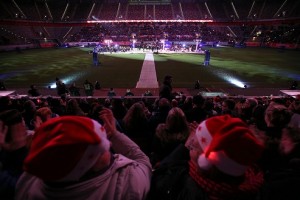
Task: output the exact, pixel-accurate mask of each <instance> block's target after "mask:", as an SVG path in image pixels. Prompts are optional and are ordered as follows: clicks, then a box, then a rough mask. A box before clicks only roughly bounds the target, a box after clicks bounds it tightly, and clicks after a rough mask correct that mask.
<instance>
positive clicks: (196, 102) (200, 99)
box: [193, 94, 205, 107]
mask: <svg viewBox="0 0 300 200" xmlns="http://www.w3.org/2000/svg"><path fill="white" fill-rule="evenodd" d="M204 102H205V99H204V97H203V96H202V95H201V94H197V95H194V96H193V104H194V105H196V106H198V107H201V106H203V104H204Z"/></svg>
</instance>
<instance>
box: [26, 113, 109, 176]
mask: <svg viewBox="0 0 300 200" xmlns="http://www.w3.org/2000/svg"><path fill="white" fill-rule="evenodd" d="M109 146H110V143H109V141H108V140H107V138H106V132H105V129H104V127H103V126H101V125H100V124H99V123H98V122H96V121H94V120H92V119H90V118H87V117H79V116H64V117H56V118H52V119H50V120H48V121H47V122H45V123H43V124H42V125H41V126H40V127H39V128H38V129H37V130H36V132H35V134H34V136H33V140H32V144H31V148H30V151H29V153H28V156H27V158H26V159H25V161H24V170H25V171H27V172H28V173H30V174H32V175H34V176H37V177H39V178H40V179H42V180H44V181H51V182H53V181H54V182H69V181H78V180H79V179H80V178H81V177H82V176H83V175H84V174H85V173H86V172H88V171H89V170H90V169H91V168H92V167H93V166H94V165H95V163H96V162H97V160H98V158H99V156H101V155H102V154H103V153H104V152H106V151H108V150H109Z"/></svg>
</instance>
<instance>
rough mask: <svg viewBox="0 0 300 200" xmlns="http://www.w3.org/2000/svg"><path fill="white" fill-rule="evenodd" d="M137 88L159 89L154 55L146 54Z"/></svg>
mask: <svg viewBox="0 0 300 200" xmlns="http://www.w3.org/2000/svg"><path fill="white" fill-rule="evenodd" d="M135 87H136V88H158V81H157V77H156V70H155V64H154V57H153V53H146V56H145V60H144V63H143V66H142V70H141V74H140V79H139V81H138V82H137V83H136V86H135Z"/></svg>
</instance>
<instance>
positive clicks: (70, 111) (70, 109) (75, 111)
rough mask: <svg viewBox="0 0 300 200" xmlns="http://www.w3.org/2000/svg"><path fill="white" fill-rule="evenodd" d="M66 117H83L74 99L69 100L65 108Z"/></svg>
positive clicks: (83, 114)
mask: <svg viewBox="0 0 300 200" xmlns="http://www.w3.org/2000/svg"><path fill="white" fill-rule="evenodd" d="M66 114H67V115H77V116H85V113H84V112H83V110H82V109H81V108H80V106H79V103H78V101H77V100H76V99H70V100H69V101H68V103H67V107H66Z"/></svg>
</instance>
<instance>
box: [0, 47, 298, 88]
mask: <svg viewBox="0 0 300 200" xmlns="http://www.w3.org/2000/svg"><path fill="white" fill-rule="evenodd" d="M89 50H90V49H87V48H65V49H34V50H24V51H23V52H22V53H17V52H5V53H0V79H1V80H3V81H4V82H5V85H6V86H7V87H12V88H19V87H23V88H24V87H25V88H28V87H29V85H31V84H36V85H37V86H38V87H47V86H49V85H51V84H53V83H54V82H55V78H56V77H59V78H61V79H62V80H63V81H64V82H65V83H66V84H67V85H68V84H70V83H72V82H76V84H77V85H82V83H83V82H84V80H85V79H88V80H90V81H91V82H95V81H96V80H98V81H99V82H100V83H101V85H102V87H104V88H109V87H114V88H134V87H135V85H136V83H137V81H138V79H139V75H140V71H141V67H142V64H143V60H144V57H145V54H143V53H132V54H124V53H112V54H101V55H99V59H100V62H101V63H102V65H101V66H99V67H94V66H93V65H92V55H91V54H89ZM210 51H211V62H210V64H211V65H210V66H209V67H204V66H202V63H203V60H204V55H199V54H186V53H182V54H162V53H159V54H155V55H154V59H155V66H156V72H157V78H158V81H159V82H161V81H162V79H163V77H164V76H165V75H166V74H171V75H172V76H173V77H174V78H173V79H174V81H173V85H174V87H177V88H191V87H193V85H194V82H195V80H197V79H199V80H200V83H201V86H203V87H207V88H230V87H239V86H240V87H243V85H247V86H248V87H251V88H277V87H281V88H282V87H283V88H286V87H289V86H290V84H291V82H292V81H293V80H296V81H299V80H300V53H299V51H289V50H285V51H280V50H278V49H262V48H230V47H222V48H211V49H210Z"/></svg>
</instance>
